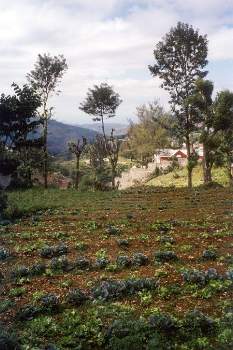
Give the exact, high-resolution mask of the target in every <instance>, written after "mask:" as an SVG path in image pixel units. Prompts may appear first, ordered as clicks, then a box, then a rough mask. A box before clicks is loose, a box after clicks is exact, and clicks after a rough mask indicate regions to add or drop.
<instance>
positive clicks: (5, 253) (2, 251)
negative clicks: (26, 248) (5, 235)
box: [0, 247, 10, 261]
mask: <svg viewBox="0 0 233 350" xmlns="http://www.w3.org/2000/svg"><path fill="white" fill-rule="evenodd" d="M9 256H10V252H9V250H8V249H6V248H3V247H0V261H3V260H6V259H7V258H9Z"/></svg>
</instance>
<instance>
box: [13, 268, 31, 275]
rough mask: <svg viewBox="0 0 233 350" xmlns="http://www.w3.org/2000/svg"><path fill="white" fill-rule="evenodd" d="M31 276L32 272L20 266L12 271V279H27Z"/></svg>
mask: <svg viewBox="0 0 233 350" xmlns="http://www.w3.org/2000/svg"><path fill="white" fill-rule="evenodd" d="M29 275H30V270H29V268H28V267H26V266H18V267H16V268H15V269H14V270H13V271H11V276H12V278H21V277H27V276H29Z"/></svg>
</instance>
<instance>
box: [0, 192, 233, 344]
mask: <svg viewBox="0 0 233 350" xmlns="http://www.w3.org/2000/svg"><path fill="white" fill-rule="evenodd" d="M38 194H39V193H38V192H36V191H33V190H32V191H31V190H29V191H19V192H13V193H11V194H10V199H11V201H14V202H15V204H17V205H18V207H19V211H20V212H25V213H26V214H27V215H26V216H25V217H24V218H22V219H20V220H18V221H16V222H15V223H14V224H13V223H11V224H8V225H2V226H0V267H1V272H0V291H1V293H0V321H1V323H2V325H3V327H4V329H5V330H6V337H9V342H11V344H14V343H15V344H16V343H17V342H19V343H20V346H21V348H22V349H25V350H26V349H28V350H29V349H30V350H33V349H35V350H39V349H40V350H42V349H44V350H45V349H47V350H55V349H60V350H63V349H114V350H118V349H119V350H120V349H123V350H128V349H138V350H141V349H155V350H157V349H158V350H160V349H161V350H167V349H179V350H192V349H193V350H195V349H208V350H209V349H216V350H221V349H223V350H224V349H225V350H227V349H228V350H230V349H232V348H233V254H232V253H233V192H232V190H230V189H227V188H222V189H218V188H217V189H216V188H214V189H209V190H201V189H195V190H192V191H189V190H187V189H182V188H180V189H166V188H154V187H142V188H135V189H132V190H127V191H122V192H113V193H111V192H106V193H98V192H97V193H78V192H75V191H74V190H68V191H58V190H51V191H50V190H48V191H41V195H40V196H39V195H38ZM2 332H3V331H2ZM0 333H1V332H0ZM0 346H1V344H0ZM13 346H14V347H13ZM0 348H1V347H0ZM12 349H17V345H12Z"/></svg>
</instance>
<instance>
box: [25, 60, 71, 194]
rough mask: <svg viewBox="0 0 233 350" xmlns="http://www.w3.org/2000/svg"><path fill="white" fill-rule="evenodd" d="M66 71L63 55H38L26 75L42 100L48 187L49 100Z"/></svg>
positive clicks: (50, 110)
mask: <svg viewBox="0 0 233 350" xmlns="http://www.w3.org/2000/svg"><path fill="white" fill-rule="evenodd" d="M67 69H68V66H67V63H66V59H65V58H64V56H63V55H59V56H54V57H52V56H50V54H44V55H40V54H39V55H38V60H37V62H36V64H35V67H34V69H33V70H32V71H31V72H30V73H29V74H27V79H28V81H29V83H30V84H31V86H32V87H33V88H34V89H35V90H36V91H38V93H39V94H40V96H41V99H42V117H43V137H44V185H45V188H47V187H48V147H47V138H48V121H49V119H50V118H51V116H52V108H49V106H48V101H49V98H50V97H51V96H52V95H53V94H54V93H56V94H58V93H59V92H60V91H58V90H57V86H58V84H59V83H60V81H61V78H62V77H63V75H64V73H65V72H66V70H67Z"/></svg>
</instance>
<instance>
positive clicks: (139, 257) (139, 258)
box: [132, 253, 149, 266]
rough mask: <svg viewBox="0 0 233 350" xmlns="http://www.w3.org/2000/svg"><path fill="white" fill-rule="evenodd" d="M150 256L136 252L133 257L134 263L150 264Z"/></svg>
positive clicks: (136, 264) (137, 264)
mask: <svg viewBox="0 0 233 350" xmlns="http://www.w3.org/2000/svg"><path fill="white" fill-rule="evenodd" d="M148 261H149V259H148V257H147V256H146V255H145V254H142V253H135V254H134V255H133V257H132V264H133V265H135V266H144V265H147V264H148Z"/></svg>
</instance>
